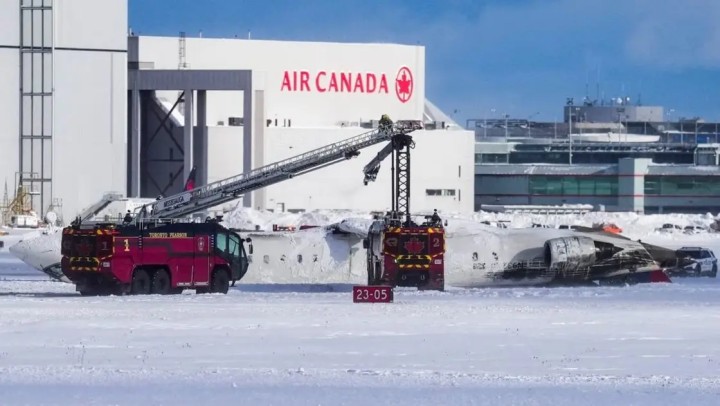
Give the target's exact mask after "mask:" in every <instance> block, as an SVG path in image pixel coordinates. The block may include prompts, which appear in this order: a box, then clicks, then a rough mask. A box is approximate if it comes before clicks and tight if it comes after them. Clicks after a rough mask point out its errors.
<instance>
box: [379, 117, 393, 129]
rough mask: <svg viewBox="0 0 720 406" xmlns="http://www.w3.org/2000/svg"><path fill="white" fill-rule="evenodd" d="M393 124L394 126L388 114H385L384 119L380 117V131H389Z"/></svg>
mask: <svg viewBox="0 0 720 406" xmlns="http://www.w3.org/2000/svg"><path fill="white" fill-rule="evenodd" d="M392 124H393V122H392V120H390V116H388V115H387V114H383V115H382V117H380V123H379V127H380V129H382V130H387V129H389V128H390V127H392Z"/></svg>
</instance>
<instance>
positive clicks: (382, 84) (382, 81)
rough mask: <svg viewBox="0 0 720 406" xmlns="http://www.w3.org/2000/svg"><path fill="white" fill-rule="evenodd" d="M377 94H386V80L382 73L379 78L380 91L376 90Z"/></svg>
mask: <svg viewBox="0 0 720 406" xmlns="http://www.w3.org/2000/svg"><path fill="white" fill-rule="evenodd" d="M379 92H384V93H387V92H388V86H387V78H386V77H385V74H384V73H383V74H382V76H380V89H379V90H378V93H379Z"/></svg>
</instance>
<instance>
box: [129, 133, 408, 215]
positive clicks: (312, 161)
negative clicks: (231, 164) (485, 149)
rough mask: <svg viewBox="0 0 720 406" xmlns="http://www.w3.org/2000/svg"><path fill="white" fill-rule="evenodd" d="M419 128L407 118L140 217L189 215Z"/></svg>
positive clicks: (161, 204)
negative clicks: (406, 120) (408, 122)
mask: <svg viewBox="0 0 720 406" xmlns="http://www.w3.org/2000/svg"><path fill="white" fill-rule="evenodd" d="M419 128H421V127H418V126H417V125H408V124H407V122H404V121H399V122H398V123H397V124H393V125H390V126H380V127H378V128H377V129H375V130H373V131H369V132H366V133H364V134H360V135H357V136H355V137H352V138H348V139H346V140H343V141H340V142H336V143H333V144H329V145H326V146H324V147H321V148H317V149H314V150H312V151H308V152H305V153H303V154H300V155H297V156H294V157H292V158H288V159H285V160H282V161H279V162H275V163H272V164H269V165H266V166H263V167H260V168H257V169H253V170H251V171H250V172H246V173H243V174H240V175H237V176H233V177H230V178H227V179H223V180H220V181H217V182H213V183H209V184H207V185H205V186H202V187H199V188H197V189H193V190H192V191H187V192H182V193H178V194H176V195H173V196H169V197H166V198H163V199H161V200H158V201H157V202H155V203H153V204H152V209H151V210H148V206H150V205H146V206H144V207H143V208H142V210H140V213H139V216H140V218H142V219H161V218H180V217H183V216H187V215H189V214H192V213H196V212H199V211H202V210H206V209H209V208H211V207H215V206H218V205H221V204H224V203H227V202H230V201H233V200H235V199H237V198H239V197H240V196H241V195H243V194H245V193H249V192H252V191H254V190H258V189H261V188H263V187H266V186H269V185H273V184H276V183H279V182H282V181H284V180H287V179H290V178H293V177H294V176H299V175H303V174H306V173H308V172H312V171H315V170H318V169H321V168H324V167H327V166H330V165H334V164H336V163H339V162H342V161H344V160H347V159H351V158H353V157H356V156H357V155H359V154H360V150H361V149H364V148H368V147H371V146H373V145H376V144H379V143H381V142H383V141H392V140H394V139H396V138H398V137H404V136H407V134H409V133H410V132H412V131H415V130H417V129H419Z"/></svg>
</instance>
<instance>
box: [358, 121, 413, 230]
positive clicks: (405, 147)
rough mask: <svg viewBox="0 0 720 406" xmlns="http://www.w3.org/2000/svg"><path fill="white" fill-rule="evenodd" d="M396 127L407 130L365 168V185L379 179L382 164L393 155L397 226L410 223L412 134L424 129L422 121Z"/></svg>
mask: <svg viewBox="0 0 720 406" xmlns="http://www.w3.org/2000/svg"><path fill="white" fill-rule="evenodd" d="M393 126H395V127H400V128H405V129H407V130H406V132H404V133H398V134H397V135H396V136H394V137H393V138H392V139H391V140H390V143H389V144H388V145H386V146H385V148H383V149H382V150H380V152H378V153H377V155H376V156H375V158H373V159H372V160H371V161H370V162H369V163H368V164H367V165H365V167H364V168H363V173H364V174H365V179H364V180H363V183H364V184H365V185H367V184H368V182H373V181H375V179H377V175H378V172H379V171H380V164H381V163H382V162H383V161H384V160H385V159H387V157H389V156H391V155H392V172H393V174H392V176H393V177H392V210H391V216H390V217H391V220H390V221H393V222H394V223H396V224H401V222H402V221H403V220H404V222H405V223H407V224H409V223H410V149H412V148H415V141H413V139H412V136H411V135H410V134H409V133H410V132H412V131H414V130H416V129H420V128H422V123H421V122H420V121H400V122H398V123H397V124H393Z"/></svg>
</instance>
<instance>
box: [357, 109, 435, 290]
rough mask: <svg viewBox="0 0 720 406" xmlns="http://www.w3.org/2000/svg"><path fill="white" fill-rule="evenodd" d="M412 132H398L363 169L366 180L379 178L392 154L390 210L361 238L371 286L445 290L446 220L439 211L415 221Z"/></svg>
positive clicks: (406, 125)
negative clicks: (412, 204) (411, 171)
mask: <svg viewBox="0 0 720 406" xmlns="http://www.w3.org/2000/svg"><path fill="white" fill-rule="evenodd" d="M388 120H389V119H388ZM408 124H410V125H408ZM386 125H388V126H396V125H394V124H391V123H386ZM417 125H420V123H412V122H411V123H403V124H401V125H400V127H402V128H413V127H415V126H417ZM410 132H411V131H407V132H398V134H397V135H396V136H394V137H393V138H392V139H391V140H390V143H389V144H388V145H386V146H385V147H384V148H383V149H382V150H380V152H378V154H377V155H376V156H375V158H373V159H372V160H371V161H370V162H369V163H368V164H367V165H365V167H364V168H363V173H364V175H365V179H364V181H363V182H364V183H365V184H366V185H367V184H368V182H372V181H375V180H376V179H377V175H378V173H379V171H380V164H381V163H382V162H383V161H384V160H385V159H387V158H388V157H391V172H392V186H391V187H392V191H391V192H392V207H391V210H390V211H388V212H387V213H386V214H385V215H384V216H377V217H376V218H375V221H373V223H372V224H371V225H370V228H369V230H368V236H367V237H366V238H365V239H364V240H363V248H365V249H366V250H367V251H366V252H367V276H368V285H369V286H378V285H379V286H390V287H395V286H408V287H417V288H419V289H428V290H444V289H445V258H444V255H445V230H444V227H443V224H442V219H441V218H440V216H439V215H438V213H437V211H435V212H434V213H433V214H432V215H427V216H425V219H424V221H422V222H416V221H414V220H413V216H412V213H411V212H410V150H412V149H413V148H415V141H413V139H412V136H411V135H410ZM359 292H363V291H362V290H360V291H359Z"/></svg>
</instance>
